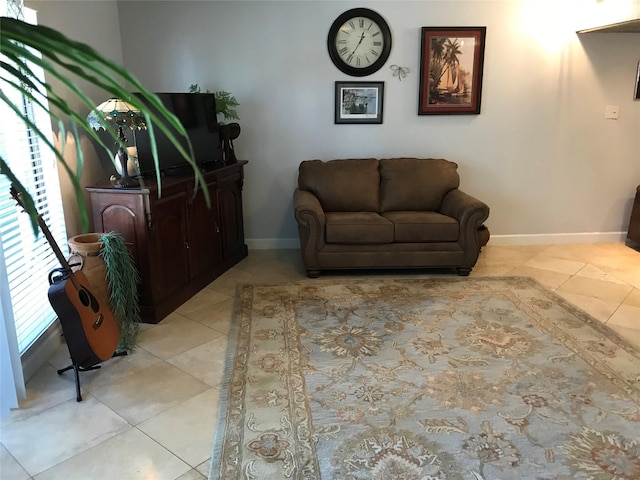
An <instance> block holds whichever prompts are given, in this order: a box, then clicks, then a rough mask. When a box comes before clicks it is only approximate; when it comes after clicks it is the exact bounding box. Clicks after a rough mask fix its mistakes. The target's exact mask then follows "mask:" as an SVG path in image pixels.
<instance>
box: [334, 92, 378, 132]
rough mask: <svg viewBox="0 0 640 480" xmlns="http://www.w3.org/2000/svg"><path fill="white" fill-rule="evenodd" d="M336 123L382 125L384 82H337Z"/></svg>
mask: <svg viewBox="0 0 640 480" xmlns="http://www.w3.org/2000/svg"><path fill="white" fill-rule="evenodd" d="M335 101H336V106H335V123H382V106H383V104H384V82H336V93H335Z"/></svg>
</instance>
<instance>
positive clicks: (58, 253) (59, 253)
mask: <svg viewBox="0 0 640 480" xmlns="http://www.w3.org/2000/svg"><path fill="white" fill-rule="evenodd" d="M38 225H40V229H41V230H42V233H44V236H45V238H46V239H47V241H48V242H49V245H50V246H51V249H52V250H53V253H55V254H56V258H57V259H58V261H59V262H60V265H62V267H63V268H64V269H65V270H67V271H68V272H70V273H71V267H70V266H69V262H67V259H66V258H65V257H64V255H63V254H62V250H60V247H59V246H58V244H57V243H56V240H55V239H54V238H53V235H52V234H51V232H50V231H49V227H47V224H46V223H45V222H44V218H42V215H40V214H38Z"/></svg>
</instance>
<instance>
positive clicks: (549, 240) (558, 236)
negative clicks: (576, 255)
mask: <svg viewBox="0 0 640 480" xmlns="http://www.w3.org/2000/svg"><path fill="white" fill-rule="evenodd" d="M626 237H627V233H626V232H584V233H539V234H538V233H532V234H523V235H493V234H492V235H491V238H490V239H489V245H552V244H558V243H563V244H566V243H617V242H624V241H625V238H626Z"/></svg>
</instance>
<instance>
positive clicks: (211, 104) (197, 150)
mask: <svg viewBox="0 0 640 480" xmlns="http://www.w3.org/2000/svg"><path fill="white" fill-rule="evenodd" d="M136 95H137V96H138V97H140V95H139V94H136ZM156 95H157V96H158V98H159V99H160V100H161V101H162V103H163V105H164V106H165V107H166V108H167V109H168V110H169V111H170V112H172V113H173V114H174V115H175V116H176V117H177V118H178V119H179V120H180V122H181V123H182V125H183V126H184V128H185V130H186V131H187V135H188V136H189V139H190V140H191V145H192V146H193V152H194V156H195V160H196V163H197V164H198V166H200V167H201V168H208V167H215V166H218V165H222V150H221V147H220V131H219V127H218V122H217V119H216V99H215V96H214V94H213V93H156ZM149 109H150V110H151V111H154V110H155V109H154V108H153V107H151V106H149ZM153 132H154V134H155V138H156V146H157V148H158V164H159V167H160V171H161V172H162V174H163V175H180V174H184V173H189V171H190V170H191V167H190V166H189V164H188V162H187V161H186V160H185V159H184V158H183V157H182V155H180V153H179V152H178V150H177V149H176V148H175V147H174V146H173V145H172V144H171V142H170V141H169V138H168V137H167V136H166V134H164V133H163V132H162V131H161V130H160V129H159V128H158V127H155V128H154V129H153ZM173 133H174V135H175V136H176V138H179V136H178V134H177V133H176V132H175V130H174V131H173ZM181 143H182V146H183V147H184V148H185V149H187V142H186V141H184V140H182V141H181ZM135 145H136V148H137V150H138V164H139V168H140V174H141V175H142V176H154V175H155V165H154V163H153V154H152V153H151V145H150V143H149V132H148V131H147V130H136V131H135ZM187 151H188V150H187Z"/></svg>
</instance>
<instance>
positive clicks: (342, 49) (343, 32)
mask: <svg viewBox="0 0 640 480" xmlns="http://www.w3.org/2000/svg"><path fill="white" fill-rule="evenodd" d="M327 47H328V48H329V56H330V57H331V60H332V61H333V63H334V65H335V66H336V67H338V69H339V70H341V71H343V72H344V73H346V74H347V75H351V76H354V77H364V76H366V75H371V74H372V73H374V72H377V71H378V70H380V68H382V66H383V65H384V64H385V62H386V61H387V59H388V58H389V54H390V53H391V30H390V29H389V25H388V24H387V22H386V21H385V19H384V18H382V16H380V15H379V14H378V13H376V12H374V11H373V10H369V9H368V8H353V9H351V10H347V11H346V12H344V13H343V14H342V15H340V16H339V17H338V18H336V19H335V21H334V22H333V24H332V25H331V28H330V29H329V36H328V38H327Z"/></svg>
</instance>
